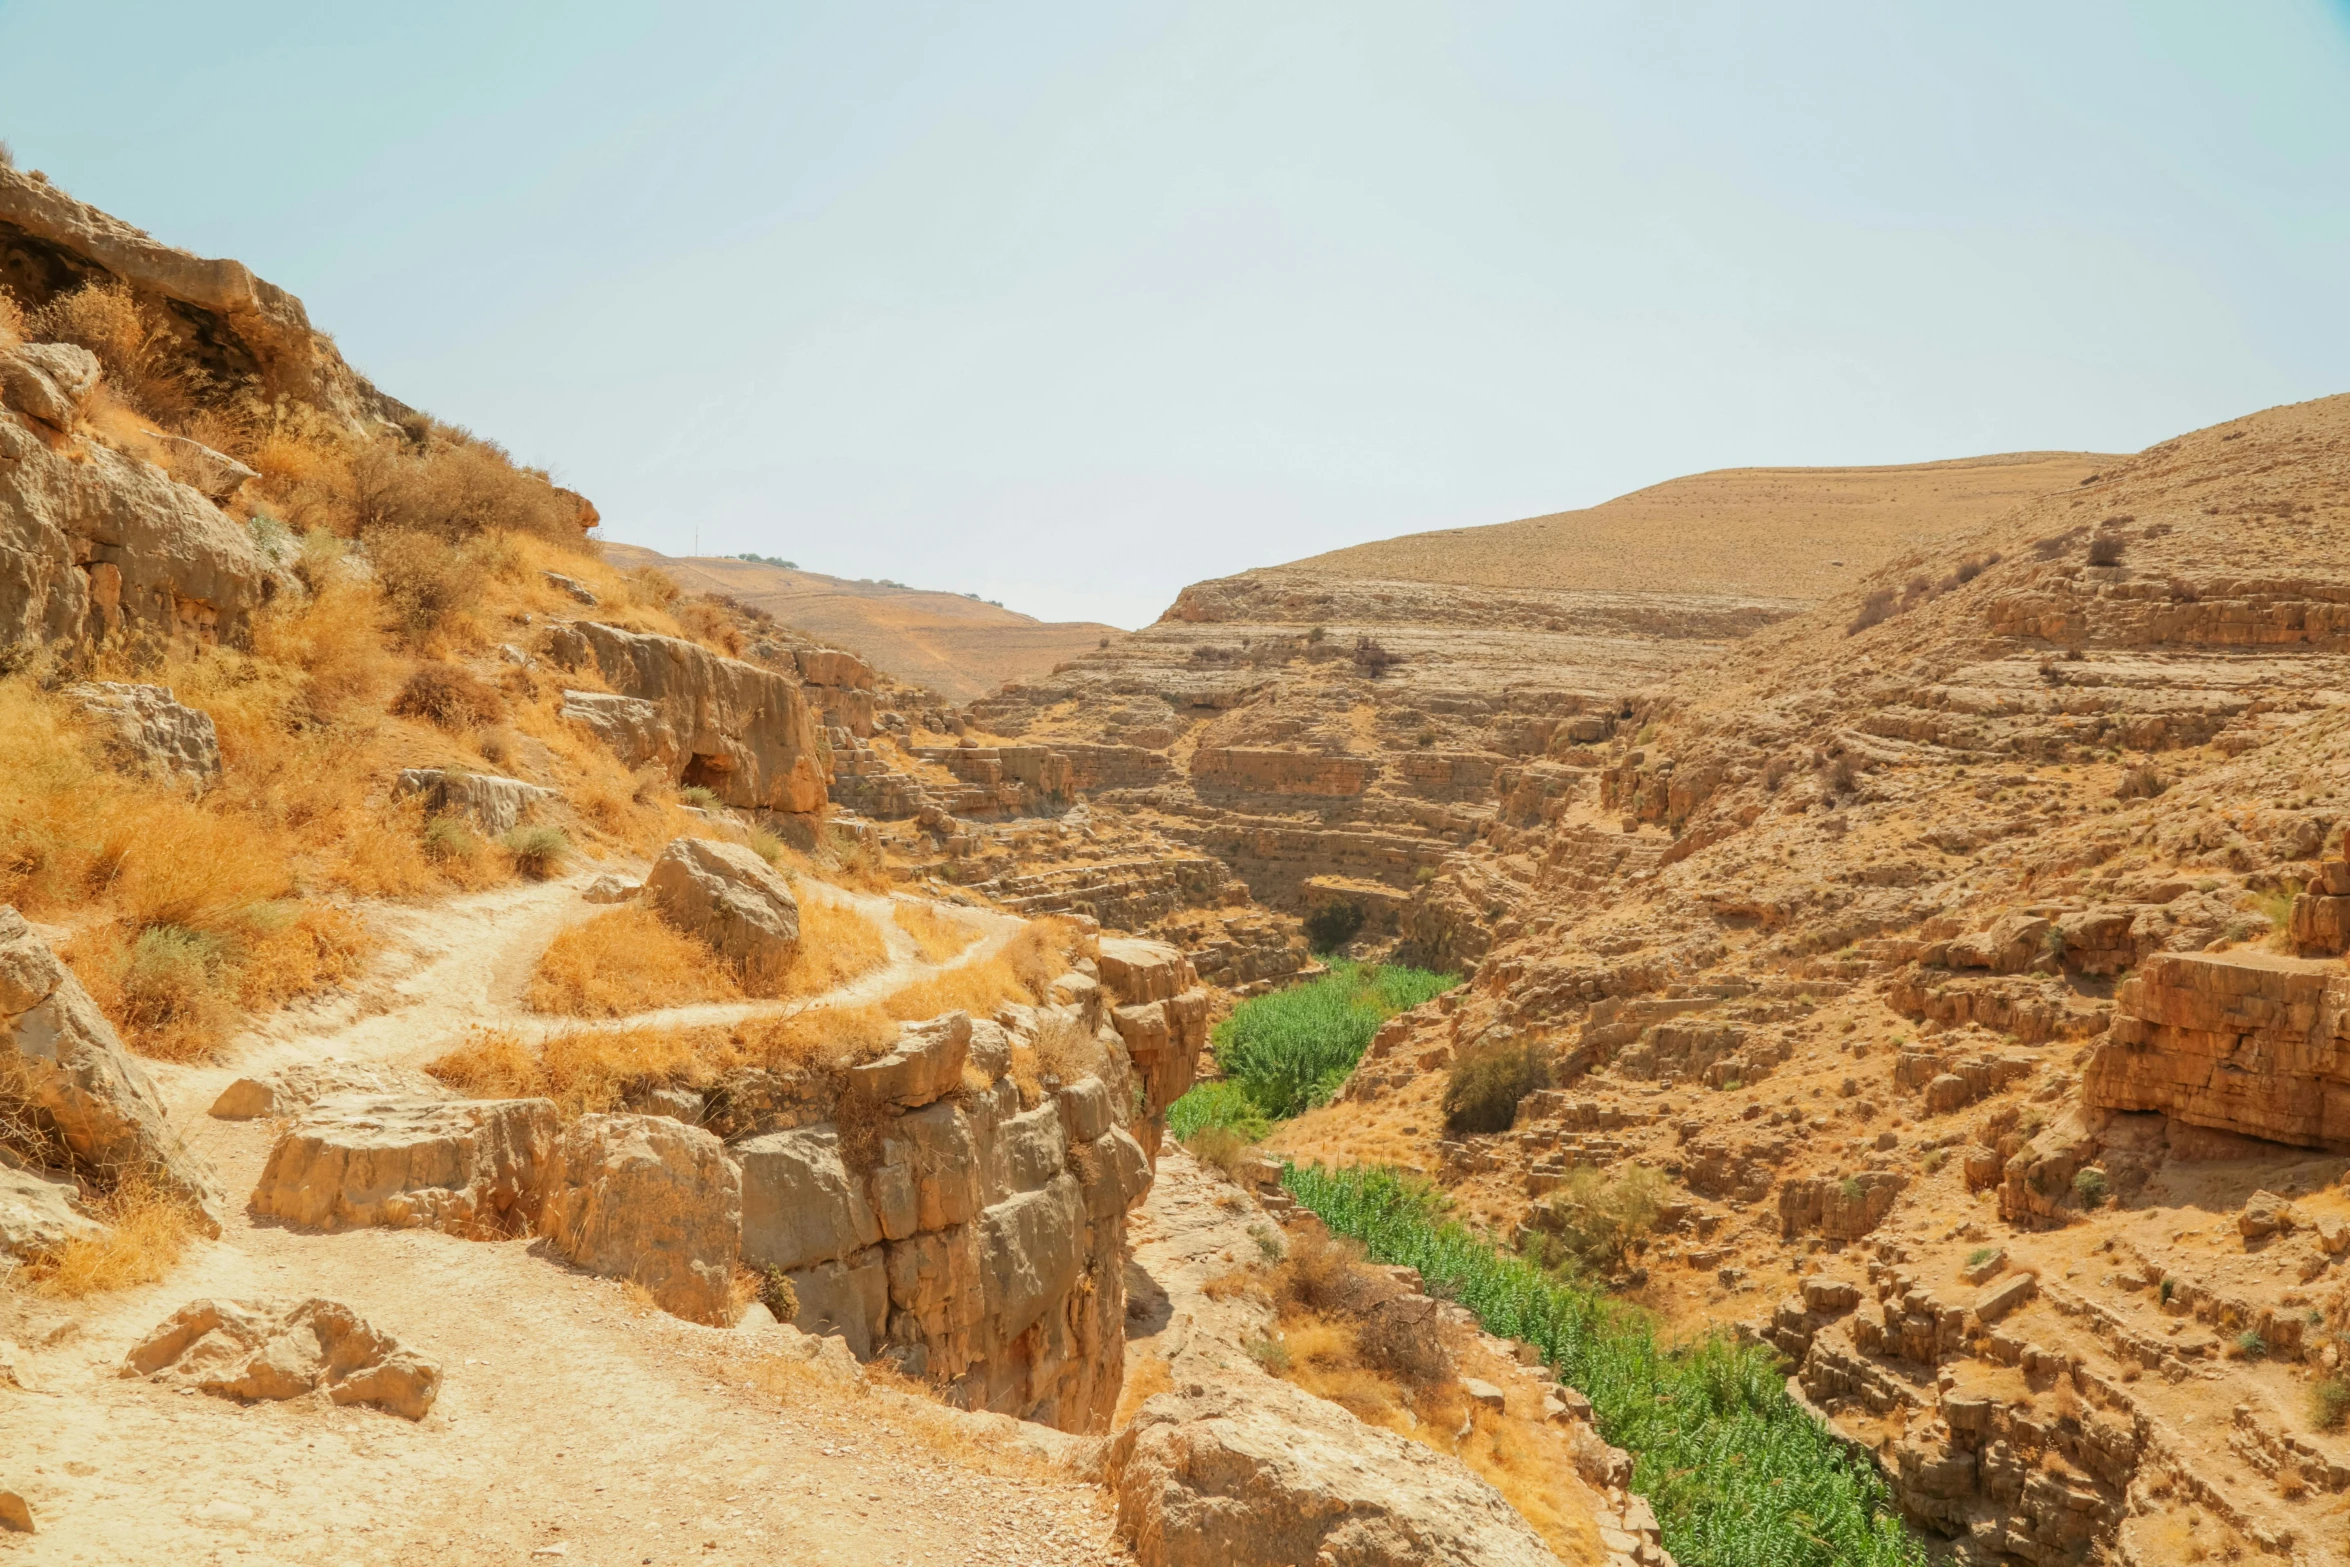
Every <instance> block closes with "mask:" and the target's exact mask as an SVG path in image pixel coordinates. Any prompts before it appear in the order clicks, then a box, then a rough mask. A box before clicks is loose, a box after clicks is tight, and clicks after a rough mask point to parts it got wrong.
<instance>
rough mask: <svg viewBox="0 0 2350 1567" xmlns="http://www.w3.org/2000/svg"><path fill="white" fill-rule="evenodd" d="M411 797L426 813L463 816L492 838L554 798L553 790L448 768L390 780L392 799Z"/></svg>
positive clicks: (407, 772) (405, 772) (412, 770)
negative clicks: (415, 798)
mask: <svg viewBox="0 0 2350 1567" xmlns="http://www.w3.org/2000/svg"><path fill="white" fill-rule="evenodd" d="M411 795H414V796H417V797H419V798H421V799H422V800H423V802H424V810H425V814H426V815H428V816H439V815H443V814H448V815H454V816H463V817H466V818H467V819H469V820H470V821H472V822H473V824H474V825H475V826H477V827H479V828H480V829H481V830H482V831H483V832H485V833H488V834H490V835H491V836H492V837H495V836H497V835H498V834H500V833H504V832H510V831H512V830H513V829H514V828H515V827H516V826H517V825H518V824H520V823H521V822H522V820H523V819H524V818H525V817H527V816H528V815H529V814H530V813H531V812H532V811H533V810H535V809H537V808H538V807H539V806H541V805H543V804H545V803H546V802H548V801H550V800H553V799H556V798H557V795H556V793H555V791H554V790H552V789H549V788H545V787H543V786H541V785H539V784H533V783H524V782H523V781H522V780H521V779H519V778H505V777H501V776H499V775H498V774H496V773H470V772H460V771H458V770H457V769H455V768H450V767H407V768H402V769H401V770H400V776H399V777H398V778H396V779H394V780H393V781H392V797H393V798H394V799H405V798H407V797H409V796H411Z"/></svg>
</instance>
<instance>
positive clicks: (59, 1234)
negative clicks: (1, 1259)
mask: <svg viewBox="0 0 2350 1567" xmlns="http://www.w3.org/2000/svg"><path fill="white" fill-rule="evenodd" d="M104 1233H105V1226H104V1225H102V1224H100V1223H99V1222H98V1221H97V1220H95V1219H93V1218H91V1217H90V1216H89V1215H88V1214H87V1213H84V1212H83V1211H82V1205H81V1201H80V1188H79V1187H77V1186H76V1185H75V1184H74V1183H73V1182H72V1181H61V1180H57V1179H55V1178H54V1177H51V1176H46V1175H42V1174H40V1173H39V1172H37V1171H33V1170H19V1169H16V1168H15V1167H13V1166H11V1165H8V1164H6V1163H0V1256H7V1257H15V1258H18V1259H20V1260H21V1259H24V1258H30V1257H39V1256H46V1255H49V1254H52V1253H54V1252H56V1251H57V1250H58V1249H59V1248H60V1247H62V1246H63V1245H65V1243H66V1242H68V1241H73V1240H95V1239H97V1238H98V1237H99V1236H100V1235H102V1234H104Z"/></svg>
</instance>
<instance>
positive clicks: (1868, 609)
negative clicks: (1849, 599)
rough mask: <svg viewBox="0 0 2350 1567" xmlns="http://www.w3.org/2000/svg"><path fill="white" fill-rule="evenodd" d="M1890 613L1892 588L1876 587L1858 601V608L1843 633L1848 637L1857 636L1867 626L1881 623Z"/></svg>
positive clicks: (1867, 627)
mask: <svg viewBox="0 0 2350 1567" xmlns="http://www.w3.org/2000/svg"><path fill="white" fill-rule="evenodd" d="M1892 614H1893V590H1892V589H1891V588H1878V589H1877V590H1876V591H1875V592H1873V593H1871V594H1870V595H1869V596H1868V597H1867V598H1864V599H1862V600H1861V601H1860V610H1859V612H1858V613H1857V614H1855V615H1854V616H1853V617H1852V619H1851V621H1850V622H1849V623H1847V624H1846V626H1845V627H1844V634H1845V635H1846V636H1848V637H1851V636H1858V635H1859V634H1860V633H1862V632H1863V631H1866V630H1868V629H1869V627H1871V626H1874V625H1880V624H1882V623H1883V622H1884V621H1885V620H1886V619H1887V618H1888V617H1889V616H1891V615H1892Z"/></svg>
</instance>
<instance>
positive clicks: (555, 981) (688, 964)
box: [525, 908, 742, 1017]
mask: <svg viewBox="0 0 2350 1567" xmlns="http://www.w3.org/2000/svg"><path fill="white" fill-rule="evenodd" d="M741 994H742V987H741V986H740V985H738V984H736V983H735V979H734V976H733V975H732V974H730V973H728V972H727V969H726V965H725V964H724V963H721V962H720V961H719V960H718V959H717V957H715V956H714V955H713V954H712V953H711V951H710V949H709V948H708V947H706V946H704V945H703V944H702V943H701V942H699V941H696V940H695V939H694V938H693V937H691V936H688V935H684V934H683V933H681V932H679V931H678V930H677V929H676V928H675V927H674V926H672V925H670V924H669V923H668V922H667V921H665V920H663V919H662V918H661V916H660V915H658V914H655V913H654V912H653V911H652V910H651V909H647V908H624V909H614V910H612V911H610V912H609V913H605V914H599V915H597V916H595V918H593V919H590V920H587V921H585V922H583V923H581V924H578V925H573V926H571V927H569V928H568V929H566V930H564V931H563V932H562V933H561V934H560V935H558V936H556V938H555V939H554V940H553V941H552V942H551V943H549V944H548V946H547V950H546V951H545V952H544V953H542V954H540V956H539V961H538V967H537V968H536V969H535V970H534V971H533V972H532V974H531V977H530V988H529V991H528V992H527V994H526V997H525V1000H526V1002H527V1004H528V1005H529V1007H530V1009H531V1010H532V1011H533V1012H552V1013H560V1014H562V1015H564V1016H568V1017H627V1016H628V1015H629V1014H631V1013H634V1012H650V1011H653V1010H654V1009H656V1008H659V1007H676V1006H686V1005H689V1004H691V1003H693V1002H697V1001H728V1000H732V999H734V998H735V997H737V996H740V995H741Z"/></svg>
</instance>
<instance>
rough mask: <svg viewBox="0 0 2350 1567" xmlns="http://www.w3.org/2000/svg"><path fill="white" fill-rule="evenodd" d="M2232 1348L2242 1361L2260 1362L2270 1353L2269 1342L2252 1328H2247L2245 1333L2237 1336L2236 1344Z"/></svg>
mask: <svg viewBox="0 0 2350 1567" xmlns="http://www.w3.org/2000/svg"><path fill="white" fill-rule="evenodd" d="M2230 1347H2231V1348H2232V1349H2233V1350H2234V1352H2235V1354H2236V1355H2237V1356H2238V1357H2240V1358H2241V1359H2244V1360H2258V1359H2259V1358H2260V1357H2261V1356H2263V1355H2265V1354H2267V1353H2268V1340H2267V1339H2264V1338H2262V1337H2261V1336H2260V1335H2259V1334H2257V1333H2255V1332H2253V1331H2252V1330H2251V1329H2250V1328H2246V1329H2245V1330H2244V1331H2243V1332H2241V1333H2239V1334H2237V1335H2236V1339H2235V1343H2234V1344H2233V1345H2231V1346H2230Z"/></svg>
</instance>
